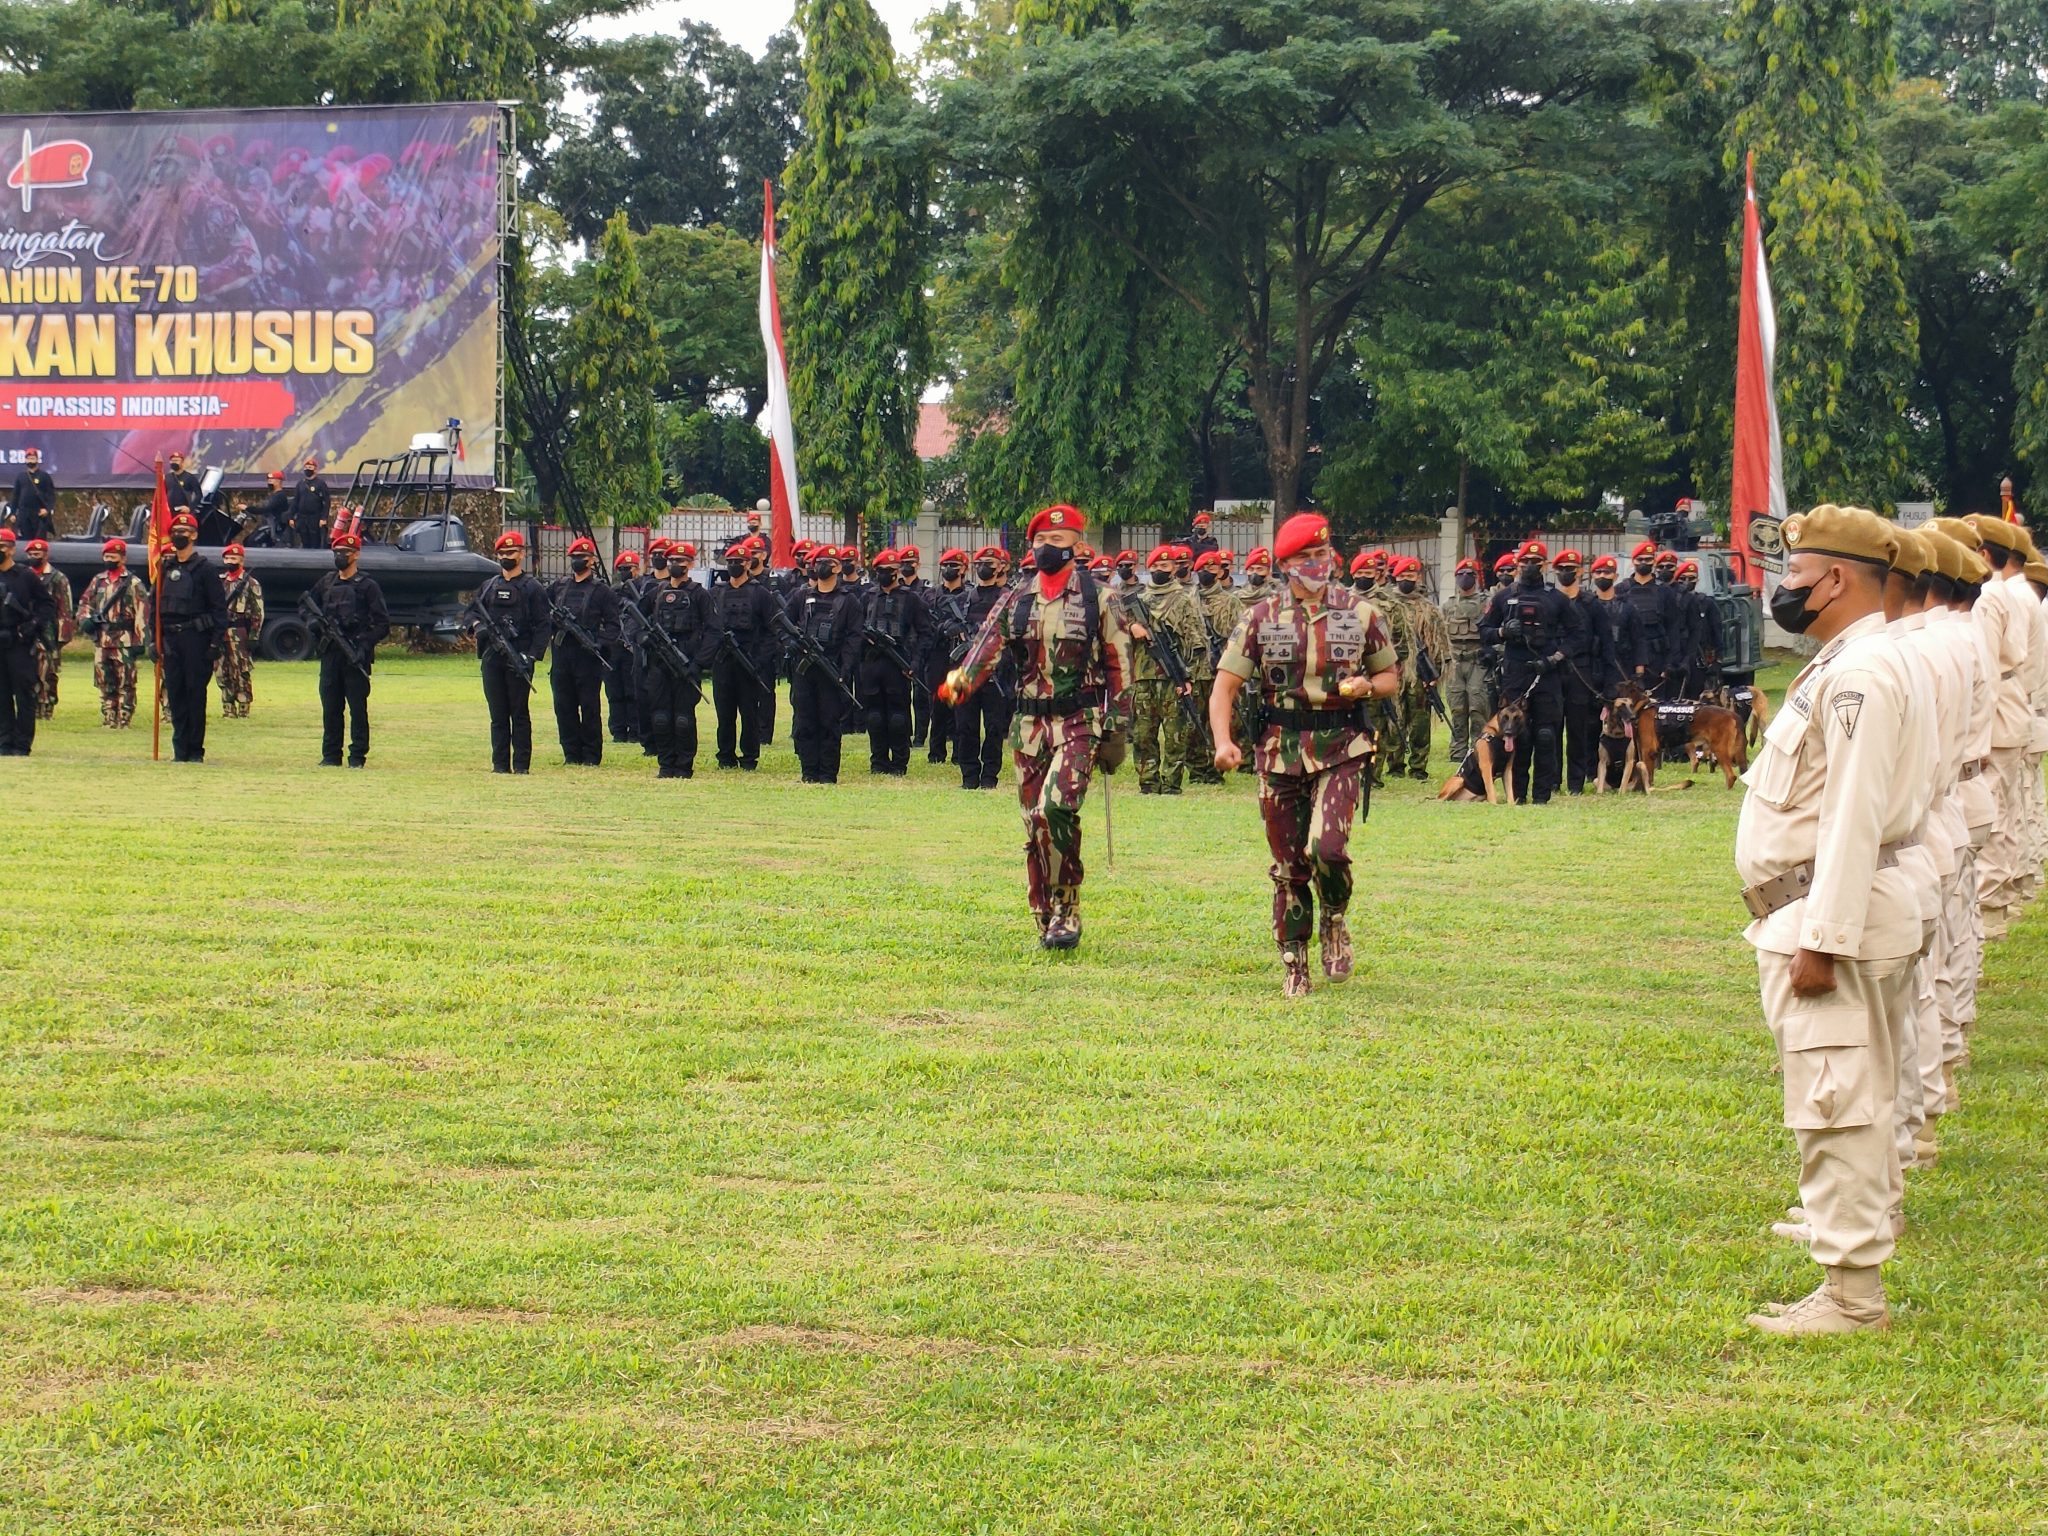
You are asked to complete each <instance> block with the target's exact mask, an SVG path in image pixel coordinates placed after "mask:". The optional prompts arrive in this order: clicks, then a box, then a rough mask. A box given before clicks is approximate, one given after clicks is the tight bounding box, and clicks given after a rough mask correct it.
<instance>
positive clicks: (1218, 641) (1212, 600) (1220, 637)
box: [1188, 578, 1244, 784]
mask: <svg viewBox="0 0 2048 1536" xmlns="http://www.w3.org/2000/svg"><path fill="white" fill-rule="evenodd" d="M1195 603H1196V605H1197V606H1198V607H1200V608H1201V610H1202V626H1203V629H1204V632H1205V633H1204V636H1203V639H1204V642H1205V643H1204V645H1203V648H1202V656H1203V658H1204V659H1205V660H1207V661H1208V662H1209V665H1208V666H1207V667H1205V668H1204V669H1203V671H1202V675H1201V681H1203V682H1208V681H1211V680H1213V679H1214V678H1215V676H1216V666H1215V661H1214V658H1215V657H1217V656H1220V655H1222V654H1223V647H1224V645H1225V644H1226V643H1227V642H1228V641H1229V639H1230V637H1231V636H1232V635H1233V634H1235V633H1236V632H1237V621H1238V620H1239V619H1241V618H1243V617H1244V604H1243V603H1241V602H1239V601H1238V600H1237V595H1236V594H1235V593H1234V592H1232V591H1231V589H1230V583H1229V582H1227V581H1224V580H1222V579H1221V578H1219V579H1218V580H1217V581H1216V583H1215V584H1214V585H1213V586H1211V587H1210V588H1209V589H1208V590H1207V591H1204V590H1203V589H1202V588H1201V587H1200V586H1197V587H1196V589H1195ZM1190 670H1192V669H1190ZM1207 692H1208V690H1207V689H1206V688H1202V689H1198V690H1197V691H1196V695H1195V697H1196V702H1197V705H1199V704H1200V703H1201V701H1202V699H1203V696H1204V695H1205V694H1206V693H1207ZM1188 779H1189V781H1190V782H1191V783H1195V784H1221V783H1222V782H1223V775H1222V774H1220V773H1218V772H1217V771H1216V762H1215V759H1214V758H1212V757H1210V756H1208V755H1207V754H1206V753H1202V752H1197V753H1195V755H1194V757H1193V758H1192V759H1191V760H1190V761H1189V763H1188Z"/></svg>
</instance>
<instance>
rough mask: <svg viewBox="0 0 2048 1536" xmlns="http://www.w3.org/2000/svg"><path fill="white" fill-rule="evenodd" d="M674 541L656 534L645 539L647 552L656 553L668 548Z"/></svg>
mask: <svg viewBox="0 0 2048 1536" xmlns="http://www.w3.org/2000/svg"><path fill="white" fill-rule="evenodd" d="M674 543H675V540H674V539H670V538H664V537H662V536H661V535H660V534H656V535H655V536H654V537H653V538H651V539H649V540H648V541H647V553H649V554H650V555H652V554H658V553H659V552H660V551H662V550H664V549H667V548H669V547H670V546H671V545H673V544H674Z"/></svg>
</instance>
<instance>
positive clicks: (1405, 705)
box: [1399, 678, 1430, 779]
mask: <svg viewBox="0 0 2048 1536" xmlns="http://www.w3.org/2000/svg"><path fill="white" fill-rule="evenodd" d="M1399 697H1400V700H1401V716H1402V725H1403V735H1404V736H1405V737H1406V745H1407V751H1406V753H1405V754H1404V756H1405V759H1406V762H1407V765H1408V777H1409V778H1411V779H1426V778H1428V777H1429V719H1430V716H1429V689H1428V688H1427V687H1426V686H1425V685H1424V684H1423V682H1422V681H1421V679H1419V678H1418V679H1416V680H1415V681H1414V682H1405V683H1403V684H1402V685H1401V692H1400V695H1399Z"/></svg>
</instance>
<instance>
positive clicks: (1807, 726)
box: [1735, 614, 1934, 1269]
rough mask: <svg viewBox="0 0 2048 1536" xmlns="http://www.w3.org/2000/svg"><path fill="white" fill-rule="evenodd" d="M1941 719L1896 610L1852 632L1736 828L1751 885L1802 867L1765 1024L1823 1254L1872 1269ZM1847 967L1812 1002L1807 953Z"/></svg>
mask: <svg viewBox="0 0 2048 1536" xmlns="http://www.w3.org/2000/svg"><path fill="white" fill-rule="evenodd" d="M1933 735H1934V732H1933V723H1932V720H1931V719H1930V717H1929V715H1928V711H1927V706H1926V703H1925V701H1924V700H1922V699H1918V698H1916V697H1915V696H1914V692H1913V688H1912V682H1911V672H1910V670H1909V668H1908V667H1907V666H1906V665H1905V663H1904V660H1903V657H1902V654H1901V652H1900V650H1899V647H1898V646H1897V644H1896V643H1895V642H1894V641H1892V640H1891V639H1890V638H1888V637H1887V635H1886V633H1885V623H1884V616H1883V615H1882V614H1872V615H1869V616H1867V617H1866V618H1863V619H1861V620H1859V621H1857V622H1856V623H1855V624H1852V625H1851V626H1850V627H1849V628H1848V629H1847V630H1845V631H1844V632H1843V633H1842V634H1840V635H1838V636H1836V637H1835V638H1834V639H1833V640H1831V641H1829V642H1828V643H1827V645H1826V646H1824V647H1823V648H1822V650H1821V652H1820V654H1819V655H1818V656H1816V657H1815V658H1814V659H1813V661H1812V662H1811V663H1809V664H1808V666H1807V667H1806V669H1805V670H1804V671H1803V672H1801V673H1800V674H1799V677H1798V679H1797V680H1796V681H1795V682H1794V684H1793V686H1792V688H1791V690H1790V691H1789V693H1788V694H1787V695H1786V699H1785V703H1784V705H1783V706H1782V707H1781V708H1780V710H1779V712H1778V716H1777V718H1776V719H1775V720H1773V721H1772V722H1771V726H1770V729H1769V730H1768V731H1766V732H1765V734H1764V743H1763V746H1762V748H1761V750H1760V751H1759V753H1758V755H1757V759H1756V761H1755V762H1754V763H1752V764H1751V765H1750V768H1749V771H1748V772H1747V773H1746V774H1744V775H1743V780H1744V782H1745V783H1746V784H1747V785H1748V786H1749V793H1748V795H1747V796H1746V797H1745V799H1744V802H1743V808H1742V818H1741V821H1740V823H1739V824H1738V826H1737V829H1736V834H1735V863H1736V868H1737V870H1738V871H1739V872H1740V874H1741V877H1742V882H1743V885H1744V886H1745V887H1746V888H1749V889H1755V888H1756V887H1759V886H1761V885H1763V884H1764V883H1765V882H1767V881H1771V880H1773V879H1775V878H1776V877H1778V876H1781V875H1786V874H1788V873H1790V872H1792V871H1794V870H1795V869H1797V868H1799V867H1800V866H1802V865H1803V866H1807V867H1808V868H1810V871H1811V877H1810V881H1809V883H1808V884H1807V885H1806V887H1805V894H1804V895H1803V896H1801V897H1800V898H1799V899H1797V900H1793V901H1791V902H1789V903H1788V904H1786V905H1784V906H1782V907H1780V908H1779V909H1778V910H1776V911H1775V912H1773V913H1771V914H1770V915H1769V916H1767V917H1762V918H1757V919H1755V920H1753V921H1752V922H1751V923H1750V925H1749V927H1748V928H1747V929H1746V930H1744V933H1743V937H1744V938H1745V939H1747V940H1748V941H1749V943H1750V944H1751V945H1752V946H1753V947H1754V948H1755V950H1756V956H1757V977H1758V984H1759V990H1760V992H1761V995H1762V1000H1763V1010H1764V1018H1765V1020H1766V1022H1767V1023H1768V1024H1769V1025H1770V1029H1771V1033H1772V1035H1773V1036H1774V1037H1775V1038H1776V1040H1777V1043H1778V1052H1779V1060H1780V1063H1781V1065H1782V1068H1783V1071H1784V1100H1785V1109H1784V1113H1785V1123H1786V1125H1787V1126H1789V1127H1790V1128H1791V1130H1792V1132H1793V1135H1794V1138H1795V1140H1796V1141H1797V1143H1798V1147H1799V1193H1800V1199H1801V1203H1802V1204H1804V1206H1805V1207H1806V1214H1807V1220H1808V1222H1809V1223H1810V1225H1811V1226H1812V1229H1813V1247H1812V1252H1813V1258H1814V1261H1815V1262H1816V1263H1818V1264H1822V1265H1825V1266H1829V1267H1833V1266H1845V1267H1849V1268H1858V1269H1860V1268H1866V1267H1871V1266H1875V1265H1879V1264H1882V1263H1883V1262H1884V1261H1885V1260H1886V1259H1888V1258H1890V1257H1891V1254H1892V1250H1893V1247H1894V1244H1895V1240H1894V1238H1893V1236H1892V1220H1891V1216H1892V1212H1893V1211H1894V1210H1895V1209H1896V1207H1897V1206H1898V1204H1899V1201H1900V1188H1901V1184H1900V1174H1899V1156H1898V1148H1897V1146H1896V1144H1895V1143H1894V1141H1893V1108H1894V1100H1895V1098H1896V1096H1897V1092H1898V1068H1897V1061H1896V1053H1895V1050H1894V1046H1893V1041H1894V1040H1895V1039H1896V1038H1897V1037H1898V1035H1899V1033H1900V1032H1901V1030H1902V1028H1903V1025H1902V1024H1901V1022H1900V1018H1899V1016H1900V1014H1901V1013H1902V1012H1903V1011H1904V1010H1906V1009H1909V1008H1911V1007H1912V1006H1913V1005H1914V998H1913V991H1914V986H1913V981H1914V977H1913V965H1914V961H1915V959H1916V958H1917V957H1918V956H1919V954H1920V952H1921V950H1922V948H1923V944H1924V935H1923V925H1922V918H1921V897H1920V893H1919V891H1918V890H1917V889H1916V888H1915V883H1914V879H1913V876H1912V874H1911V872H1910V871H1909V870H1908V869H1907V868H1905V867H1904V866H1903V865H1901V864H1900V863H1899V861H1898V849H1899V845H1900V844H1902V843H1903V842H1905V841H1906V840H1907V839H1908V838H1910V837H1911V835H1912V834H1913V833H1914V831H1915V830H1916V828H1917V827H1918V825H1919V823H1920V820H1921V818H1922V816H1923V814H1924V807H1925V801H1924V796H1925V789H1926V785H1927V783H1928V781H1929V780H1930V779H1931V777H1932V775H1933V771H1934V740H1933ZM1802 948H1805V949H1812V950H1818V951H1821V952H1823V953H1825V954H1828V955H1831V956H1833V957H1834V959H1835V981H1836V986H1835V990H1834V991H1832V992H1829V993H1826V994H1824V995H1822V996H1819V997H1810V998H1808V997H1799V996H1797V995H1796V994H1795V993H1794V992H1793V990H1792V983H1791V967H1792V957H1793V955H1794V954H1795V953H1796V952H1797V951H1798V950H1800V949H1802Z"/></svg>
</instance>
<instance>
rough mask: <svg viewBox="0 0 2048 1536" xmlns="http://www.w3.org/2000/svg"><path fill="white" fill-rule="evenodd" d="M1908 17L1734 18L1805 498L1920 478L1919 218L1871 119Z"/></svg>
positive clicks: (1737, 139) (1829, 0)
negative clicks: (1915, 277)
mask: <svg viewBox="0 0 2048 1536" xmlns="http://www.w3.org/2000/svg"><path fill="white" fill-rule="evenodd" d="M1893 19H1894V17H1893V7H1892V6H1891V5H1889V4H1886V3H1883V0H1806V3H1804V4H1801V5H1786V4H1783V3H1780V0H1736V5H1735V11H1734V15H1733V17H1732V19H1731V21H1730V23H1729V28H1730V33H1731V37H1732V40H1733V41H1734V42H1735V43H1736V46H1737V50H1738V62H1737V74H1736V83H1735V89H1736V99H1737V101H1738V103H1739V106H1738V108H1737V110H1736V113H1735V118H1734V123H1733V125H1732V133H1731V145H1730V149H1729V156H1728V165H1729V167H1730V169H1731V170H1732V171H1738V172H1739V169H1740V166H1741V164H1742V161H1741V156H1742V155H1743V154H1744V153H1745V152H1750V151H1753V152H1754V153H1755V155H1756V163H1757V198H1758V202H1759V205H1760V206H1761V208H1762V211H1763V216H1764V239H1765V245H1766V249H1767V251H1768V254H1769V257H1770V264H1771V286H1772V289H1773V292H1774V294H1775V296H1776V299H1777V308H1778V351H1777V385H1778V412H1779V418H1778V419H1779V422H1780V424H1781V426H1782V428H1783V432H1784V441H1785V480H1786V488H1787V491H1788V493H1790V495H1791V497H1792V499H1793V500H1794V501H1799V500H1802V499H1803V500H1837V499H1842V498H1851V499H1855V500H1858V501H1865V500H1867V501H1869V502H1871V503H1873V504H1889V503H1890V502H1891V501H1892V500H1893V499H1894V498H1896V497H1897V496H1898V494H1899V493H1900V492H1901V491H1902V490H1904V489H1905V488H1906V486H1907V483H1908V481H1907V468H1908V444H1907V434H1906V429H1905V425H1904V422H1905V414H1906V395H1907V388H1908V385H1909V384H1910V382H1911V380H1912V378H1913V374H1914V368H1915V364H1916V358H1915V344H1916V343H1915V328H1914V320H1913V310H1912V306H1911V304H1910V303H1909V302H1908V299H1907V296H1906V285H1905V278H1904V274H1903V266H1904V261H1905V253H1906V219H1905V215H1904V214H1903V213H1902V212H1901V210H1900V208H1899V205H1898V203H1897V202H1896V201H1895V200H1894V199H1893V197H1892V195H1891V193H1890V191H1889V190H1888V189H1887V188H1886V186H1885V180H1884V166H1883V163H1882V161H1881V160H1880V158H1879V156H1878V148H1877V141H1876V139H1875V137H1874V136H1873V134H1872V132H1871V123H1872V115H1873V113H1874V111H1875V110H1876V108H1877V106H1878V103H1879V101H1880V99H1881V97H1882V95H1883V93H1884V92H1886V91H1887V90H1889V89H1890V87H1891V84H1892V78H1893V61H1892V26H1893ZM1733 238H1734V240H1735V241H1736V242H1737V243H1738V244H1739V241H1740V231H1739V227H1738V230H1737V233H1736V234H1735V236H1734V237H1733Z"/></svg>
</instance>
